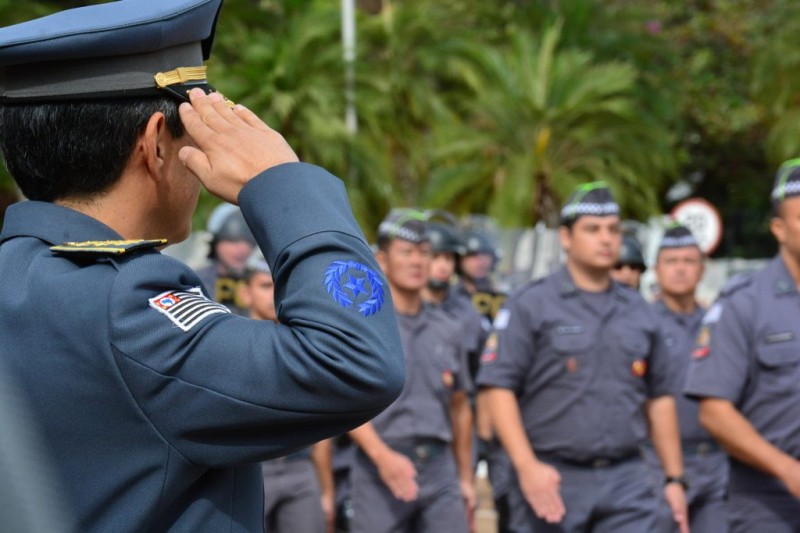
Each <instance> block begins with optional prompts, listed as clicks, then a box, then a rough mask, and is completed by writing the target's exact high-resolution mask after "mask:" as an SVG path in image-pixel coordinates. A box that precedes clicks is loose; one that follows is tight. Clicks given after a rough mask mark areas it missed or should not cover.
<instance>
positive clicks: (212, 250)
mask: <svg viewBox="0 0 800 533" xmlns="http://www.w3.org/2000/svg"><path fill="white" fill-rule="evenodd" d="M208 232H209V233H210V234H211V243H210V244H209V249H208V259H209V260H210V264H208V265H206V266H205V267H203V268H200V269H198V270H197V276H198V277H199V278H200V280H201V281H202V282H203V286H204V287H205V288H206V291H207V293H208V294H207V295H208V297H209V298H211V299H212V300H214V301H216V302H219V303H221V304H222V305H224V306H225V307H227V308H228V309H230V310H231V311H232V312H234V313H236V314H239V315H242V316H247V314H248V313H247V306H246V305H245V304H244V302H242V300H241V298H240V294H241V293H240V287H241V286H242V285H243V284H244V279H243V277H244V271H245V267H246V263H247V261H248V259H249V258H250V256H251V254H252V253H253V248H254V246H255V243H256V241H255V238H254V237H253V233H252V232H251V231H250V228H248V227H247V222H246V221H245V219H244V216H243V215H242V212H241V210H240V209H239V208H238V207H236V206H235V205H232V204H229V203H222V204H220V205H218V206H217V207H216V208H215V209H214V211H213V212H212V213H211V216H210V217H209V219H208Z"/></svg>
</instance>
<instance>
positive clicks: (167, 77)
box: [153, 66, 206, 89]
mask: <svg viewBox="0 0 800 533" xmlns="http://www.w3.org/2000/svg"><path fill="white" fill-rule="evenodd" d="M153 77H154V78H155V79H156V85H158V87H159V88H161V89H163V88H164V87H167V86H169V85H176V84H178V83H186V82H187V81H206V67H205V66H201V67H178V68H176V69H175V70H170V71H169V72H158V73H156V74H155V75H154V76H153Z"/></svg>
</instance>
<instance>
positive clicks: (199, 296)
mask: <svg viewBox="0 0 800 533" xmlns="http://www.w3.org/2000/svg"><path fill="white" fill-rule="evenodd" d="M148 303H149V304H150V307H152V308H153V309H155V310H156V311H158V312H159V313H161V314H162V315H164V316H166V317H167V318H169V319H170V320H171V321H172V323H173V324H175V325H176V326H178V327H179V328H181V329H182V330H183V331H189V330H190V329H192V328H193V327H194V326H196V325H197V324H199V323H200V322H201V321H202V320H203V319H204V318H206V317H207V316H210V315H214V314H217V313H230V309H228V308H227V307H225V306H224V305H222V304H219V303H217V302H214V301H212V300H209V299H208V298H206V297H205V296H204V295H203V292H202V290H200V287H195V288H193V289H189V290H188V291H167V292H164V293H161V294H159V295H158V296H156V297H155V298H150V299H149V300H148Z"/></svg>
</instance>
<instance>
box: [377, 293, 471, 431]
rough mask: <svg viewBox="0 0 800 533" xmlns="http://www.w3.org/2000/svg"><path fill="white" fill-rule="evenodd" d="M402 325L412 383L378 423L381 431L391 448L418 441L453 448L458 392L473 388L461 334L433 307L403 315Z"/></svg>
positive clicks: (409, 376)
mask: <svg viewBox="0 0 800 533" xmlns="http://www.w3.org/2000/svg"><path fill="white" fill-rule="evenodd" d="M397 322H398V326H399V328H400V339H401V341H402V343H403V354H404V356H405V368H406V382H405V386H404V387H403V392H402V393H401V394H400V397H399V398H397V400H395V402H394V403H393V404H392V405H390V406H389V408H388V409H386V410H385V411H384V412H383V413H381V414H380V415H378V416H377V417H375V418H374V419H373V420H372V423H373V425H374V427H375V431H377V432H378V434H379V435H380V436H381V438H382V439H383V440H385V441H387V442H390V443H391V442H398V441H408V440H413V439H437V440H441V441H442V442H450V441H452V437H453V429H452V422H451V418H450V400H451V399H452V396H453V392H455V391H459V390H463V391H469V390H470V388H471V381H470V378H469V374H468V372H467V369H466V368H465V366H464V364H463V362H464V360H465V355H464V344H463V342H462V341H461V337H460V335H461V330H460V328H459V326H458V324H457V323H456V322H455V321H454V320H453V319H452V318H450V317H449V316H447V315H446V314H445V313H444V311H442V310H440V309H437V308H434V307H431V306H428V305H425V306H424V307H423V308H422V311H421V312H420V313H419V314H417V315H413V316H409V315H401V314H399V313H398V315H397Z"/></svg>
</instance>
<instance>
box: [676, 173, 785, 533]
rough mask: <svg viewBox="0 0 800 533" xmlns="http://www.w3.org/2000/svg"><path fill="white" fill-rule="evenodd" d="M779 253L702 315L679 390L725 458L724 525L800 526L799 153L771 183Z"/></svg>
mask: <svg viewBox="0 0 800 533" xmlns="http://www.w3.org/2000/svg"><path fill="white" fill-rule="evenodd" d="M772 203H773V209H774V217H773V218H772V222H771V224H770V229H771V231H772V234H773V235H774V236H775V239H776V240H777V241H778V245H779V251H778V255H777V256H776V257H775V258H774V259H773V260H772V261H770V262H769V264H767V266H766V267H764V268H763V269H762V270H760V271H758V272H756V273H754V274H749V275H743V276H737V277H735V278H733V279H732V280H731V281H730V282H729V283H728V284H727V285H726V287H725V288H724V289H723V290H722V291H721V292H720V297H719V299H718V300H717V302H716V303H715V304H714V305H713V306H712V307H711V308H710V309H709V310H708V312H707V313H706V314H705V316H704V318H703V328H702V329H701V330H700V334H699V336H698V337H697V341H696V343H695V347H694V351H693V358H692V364H691V367H690V368H689V375H688V378H687V381H686V386H685V388H684V392H685V393H686V394H687V395H689V396H692V397H695V398H699V399H700V422H701V423H702V424H703V426H704V427H705V428H706V429H707V430H708V431H709V433H711V435H713V436H714V437H715V438H716V439H717V440H718V441H719V443H720V444H721V445H722V446H723V448H725V450H726V451H727V452H728V454H729V455H730V456H731V462H730V474H729V476H730V477H729V482H728V498H729V499H728V509H729V511H730V519H731V531H732V532H734V533H738V532H745V531H746V532H752V531H769V532H770V533H790V532H797V531H800V460H799V459H800V320H798V316H800V315H798V305H800V297H798V284H800V159H793V160H790V161H787V162H785V163H784V164H783V165H781V167H780V169H779V170H778V173H777V177H776V180H775V185H774V187H773V190H772Z"/></svg>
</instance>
